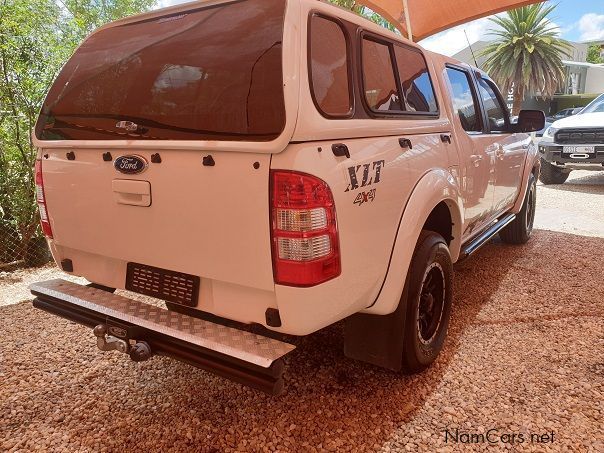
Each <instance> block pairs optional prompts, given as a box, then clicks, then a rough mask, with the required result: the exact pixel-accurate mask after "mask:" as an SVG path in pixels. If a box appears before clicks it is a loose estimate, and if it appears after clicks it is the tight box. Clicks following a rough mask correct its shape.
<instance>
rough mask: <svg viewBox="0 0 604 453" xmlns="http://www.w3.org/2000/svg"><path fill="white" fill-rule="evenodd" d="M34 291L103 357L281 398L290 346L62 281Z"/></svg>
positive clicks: (36, 303) (38, 305) (41, 304)
mask: <svg viewBox="0 0 604 453" xmlns="http://www.w3.org/2000/svg"><path fill="white" fill-rule="evenodd" d="M30 289H31V292H32V293H33V294H34V295H35V296H36V298H35V299H34V301H33V304H34V307H36V308H39V309H41V310H45V311H47V312H50V313H53V314H55V315H58V316H62V317H63V318H66V319H69V320H71V321H75V322H77V323H79V324H83V325H85V326H88V327H90V328H92V329H93V332H94V335H95V337H96V338H97V346H98V348H99V349H100V350H101V351H120V352H122V353H124V354H128V355H129V356H130V358H131V359H132V360H134V361H135V362H142V361H144V360H147V359H149V358H150V357H151V356H153V355H159V356H168V357H172V358H175V359H177V360H180V361H182V362H185V363H188V364H190V365H193V366H196V367H198V368H201V369H203V370H206V371H210V372H212V373H214V374H217V375H218V376H222V377H225V378H227V379H231V380H233V381H236V382H240V383H241V384H244V385H248V386H250V387H253V388H255V389H258V390H261V391H263V392H266V393H269V394H271V395H278V394H280V393H282V392H283V388H284V381H283V371H284V370H285V361H284V356H285V355H286V354H288V353H290V352H291V351H292V350H294V349H295V346H294V345H292V344H289V343H285V342H283V341H280V340H276V339H274V338H270V337H267V336H262V335H258V334H255V333H252V332H248V331H246V330H243V329H236V328H233V327H228V326H224V325H222V324H217V323H213V322H210V321H206V320H203V319H200V318H195V317H191V316H188V315H185V314H182V313H178V312H175V311H169V310H166V309H165V308H161V307H158V306H156V305H151V304H145V303H143V302H140V301H137V300H133V299H129V298H127V297H124V296H120V295H118V294H112V293H109V292H107V291H104V290H102V289H99V288H95V287H90V286H82V285H78V284H76V283H71V282H67V281H65V280H61V279H56V280H48V281H45V282H38V283H33V284H32V285H31V286H30Z"/></svg>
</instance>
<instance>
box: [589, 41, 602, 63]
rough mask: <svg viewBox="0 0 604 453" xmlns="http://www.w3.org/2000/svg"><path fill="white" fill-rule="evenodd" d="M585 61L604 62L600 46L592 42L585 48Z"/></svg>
mask: <svg viewBox="0 0 604 453" xmlns="http://www.w3.org/2000/svg"><path fill="white" fill-rule="evenodd" d="M587 62H588V63H595V64H601V63H604V58H602V47H601V46H600V45H599V44H592V45H591V46H589V47H588V48H587Z"/></svg>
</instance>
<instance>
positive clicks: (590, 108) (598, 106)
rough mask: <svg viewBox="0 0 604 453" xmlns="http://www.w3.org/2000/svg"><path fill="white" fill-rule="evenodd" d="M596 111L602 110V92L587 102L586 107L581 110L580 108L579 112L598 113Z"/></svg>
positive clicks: (603, 101) (603, 109)
mask: <svg viewBox="0 0 604 453" xmlns="http://www.w3.org/2000/svg"><path fill="white" fill-rule="evenodd" d="M598 112H604V94H602V95H600V96H598V97H597V98H596V99H594V100H593V101H591V103H589V104H588V105H587V107H585V108H584V109H583V110H581V113H582V114H583V113H598Z"/></svg>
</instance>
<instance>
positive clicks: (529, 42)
mask: <svg viewBox="0 0 604 453" xmlns="http://www.w3.org/2000/svg"><path fill="white" fill-rule="evenodd" d="M555 7H556V5H549V6H546V5H545V4H543V3H538V4H535V5H531V6H525V7H522V8H517V9H514V10H511V11H508V12H507V13H506V14H505V15H503V16H496V17H494V18H491V19H490V21H491V22H492V23H493V24H494V25H495V28H494V29H493V30H492V31H491V35H493V36H495V40H494V41H493V42H492V43H491V44H490V45H488V46H487V47H486V48H485V49H484V51H483V52H482V55H484V56H486V57H487V60H486V62H485V64H484V67H485V69H486V71H487V72H489V74H490V75H491V77H493V78H494V79H495V81H496V82H497V83H498V84H499V85H500V86H501V87H502V88H503V89H504V92H507V91H509V90H510V89H511V88H513V89H514V105H513V108H512V113H513V114H518V112H519V111H520V107H521V105H522V101H523V100H524V97H525V95H526V93H528V92H534V93H539V94H540V95H541V96H542V97H551V96H553V95H554V93H555V92H556V89H557V88H558V86H559V85H560V84H561V83H562V82H563V81H564V79H565V71H564V65H563V64H562V58H563V57H564V56H568V55H569V54H570V50H571V45H570V44H569V43H568V42H567V41H564V40H563V39H561V38H560V37H559V31H558V30H557V28H556V27H555V25H553V23H552V22H551V21H550V20H549V18H548V16H549V15H550V14H551V12H552V11H553V10H554V9H555Z"/></svg>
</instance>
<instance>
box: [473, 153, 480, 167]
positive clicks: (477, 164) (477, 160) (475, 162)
mask: <svg viewBox="0 0 604 453" xmlns="http://www.w3.org/2000/svg"><path fill="white" fill-rule="evenodd" d="M481 160H482V156H480V155H478V154H472V155H471V156H470V161H471V162H472V164H473V165H474V166H475V167H480V161H481Z"/></svg>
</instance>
